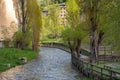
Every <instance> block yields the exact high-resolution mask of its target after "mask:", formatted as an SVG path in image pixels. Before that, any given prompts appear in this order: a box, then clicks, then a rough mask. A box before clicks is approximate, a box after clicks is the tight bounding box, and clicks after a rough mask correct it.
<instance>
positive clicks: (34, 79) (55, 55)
mask: <svg viewBox="0 0 120 80" xmlns="http://www.w3.org/2000/svg"><path fill="white" fill-rule="evenodd" d="M40 51H41V52H40V53H39V56H38V58H37V59H35V60H33V61H31V62H29V63H28V64H26V65H24V66H18V67H15V68H12V69H10V70H8V71H6V72H3V73H2V74H0V80H87V79H86V78H85V77H83V76H82V75H80V74H79V73H78V72H77V71H76V70H74V69H73V68H72V66H71V55H70V54H69V53H67V52H65V51H62V50H60V49H56V48H41V50H40Z"/></svg>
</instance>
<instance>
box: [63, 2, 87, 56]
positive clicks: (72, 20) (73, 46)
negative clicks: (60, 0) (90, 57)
mask: <svg viewBox="0 0 120 80" xmlns="http://www.w3.org/2000/svg"><path fill="white" fill-rule="evenodd" d="M81 16H82V15H80V8H79V5H78V4H77V3H76V1H75V0H67V20H68V26H67V28H65V30H64V31H63V34H62V36H63V39H64V40H66V41H67V43H68V45H69V47H70V50H71V53H73V54H74V55H76V56H77V57H79V56H80V50H81V48H80V47H81V41H82V39H83V38H84V37H85V35H86V34H87V33H86V30H85V25H83V24H84V21H83V20H82V18H81Z"/></svg>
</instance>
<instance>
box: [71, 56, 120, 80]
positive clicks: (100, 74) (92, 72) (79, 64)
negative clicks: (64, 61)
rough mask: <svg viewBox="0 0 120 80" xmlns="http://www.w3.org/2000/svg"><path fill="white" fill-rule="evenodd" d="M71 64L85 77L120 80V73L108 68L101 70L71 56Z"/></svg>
mask: <svg viewBox="0 0 120 80" xmlns="http://www.w3.org/2000/svg"><path fill="white" fill-rule="evenodd" d="M71 61H72V64H73V65H74V66H75V67H76V68H77V69H78V70H79V71H80V72H82V73H83V74H84V75H86V76H87V77H92V78H96V79H99V80H120V73H119V72H116V71H113V70H111V69H110V68H107V67H106V68H102V67H99V66H96V65H93V64H91V63H87V62H84V61H82V60H80V59H78V58H77V57H75V56H73V55H72V60H71Z"/></svg>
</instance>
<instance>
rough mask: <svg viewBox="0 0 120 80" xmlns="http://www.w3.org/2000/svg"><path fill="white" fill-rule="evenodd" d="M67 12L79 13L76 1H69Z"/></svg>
mask: <svg viewBox="0 0 120 80" xmlns="http://www.w3.org/2000/svg"><path fill="white" fill-rule="evenodd" d="M67 11H72V12H77V11H79V5H78V4H77V3H76V0H68V1H67Z"/></svg>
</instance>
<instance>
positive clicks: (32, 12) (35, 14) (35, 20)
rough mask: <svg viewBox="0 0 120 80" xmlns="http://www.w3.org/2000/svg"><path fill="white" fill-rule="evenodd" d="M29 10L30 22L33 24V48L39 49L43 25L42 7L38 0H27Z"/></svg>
mask: <svg viewBox="0 0 120 80" xmlns="http://www.w3.org/2000/svg"><path fill="white" fill-rule="evenodd" d="M27 1H28V4H27V10H28V12H29V14H28V16H29V24H30V25H31V26H32V33H33V35H32V49H33V50H34V51H38V49H39V41H40V32H41V27H42V17H41V8H40V6H39V5H38V2H37V0H27Z"/></svg>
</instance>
